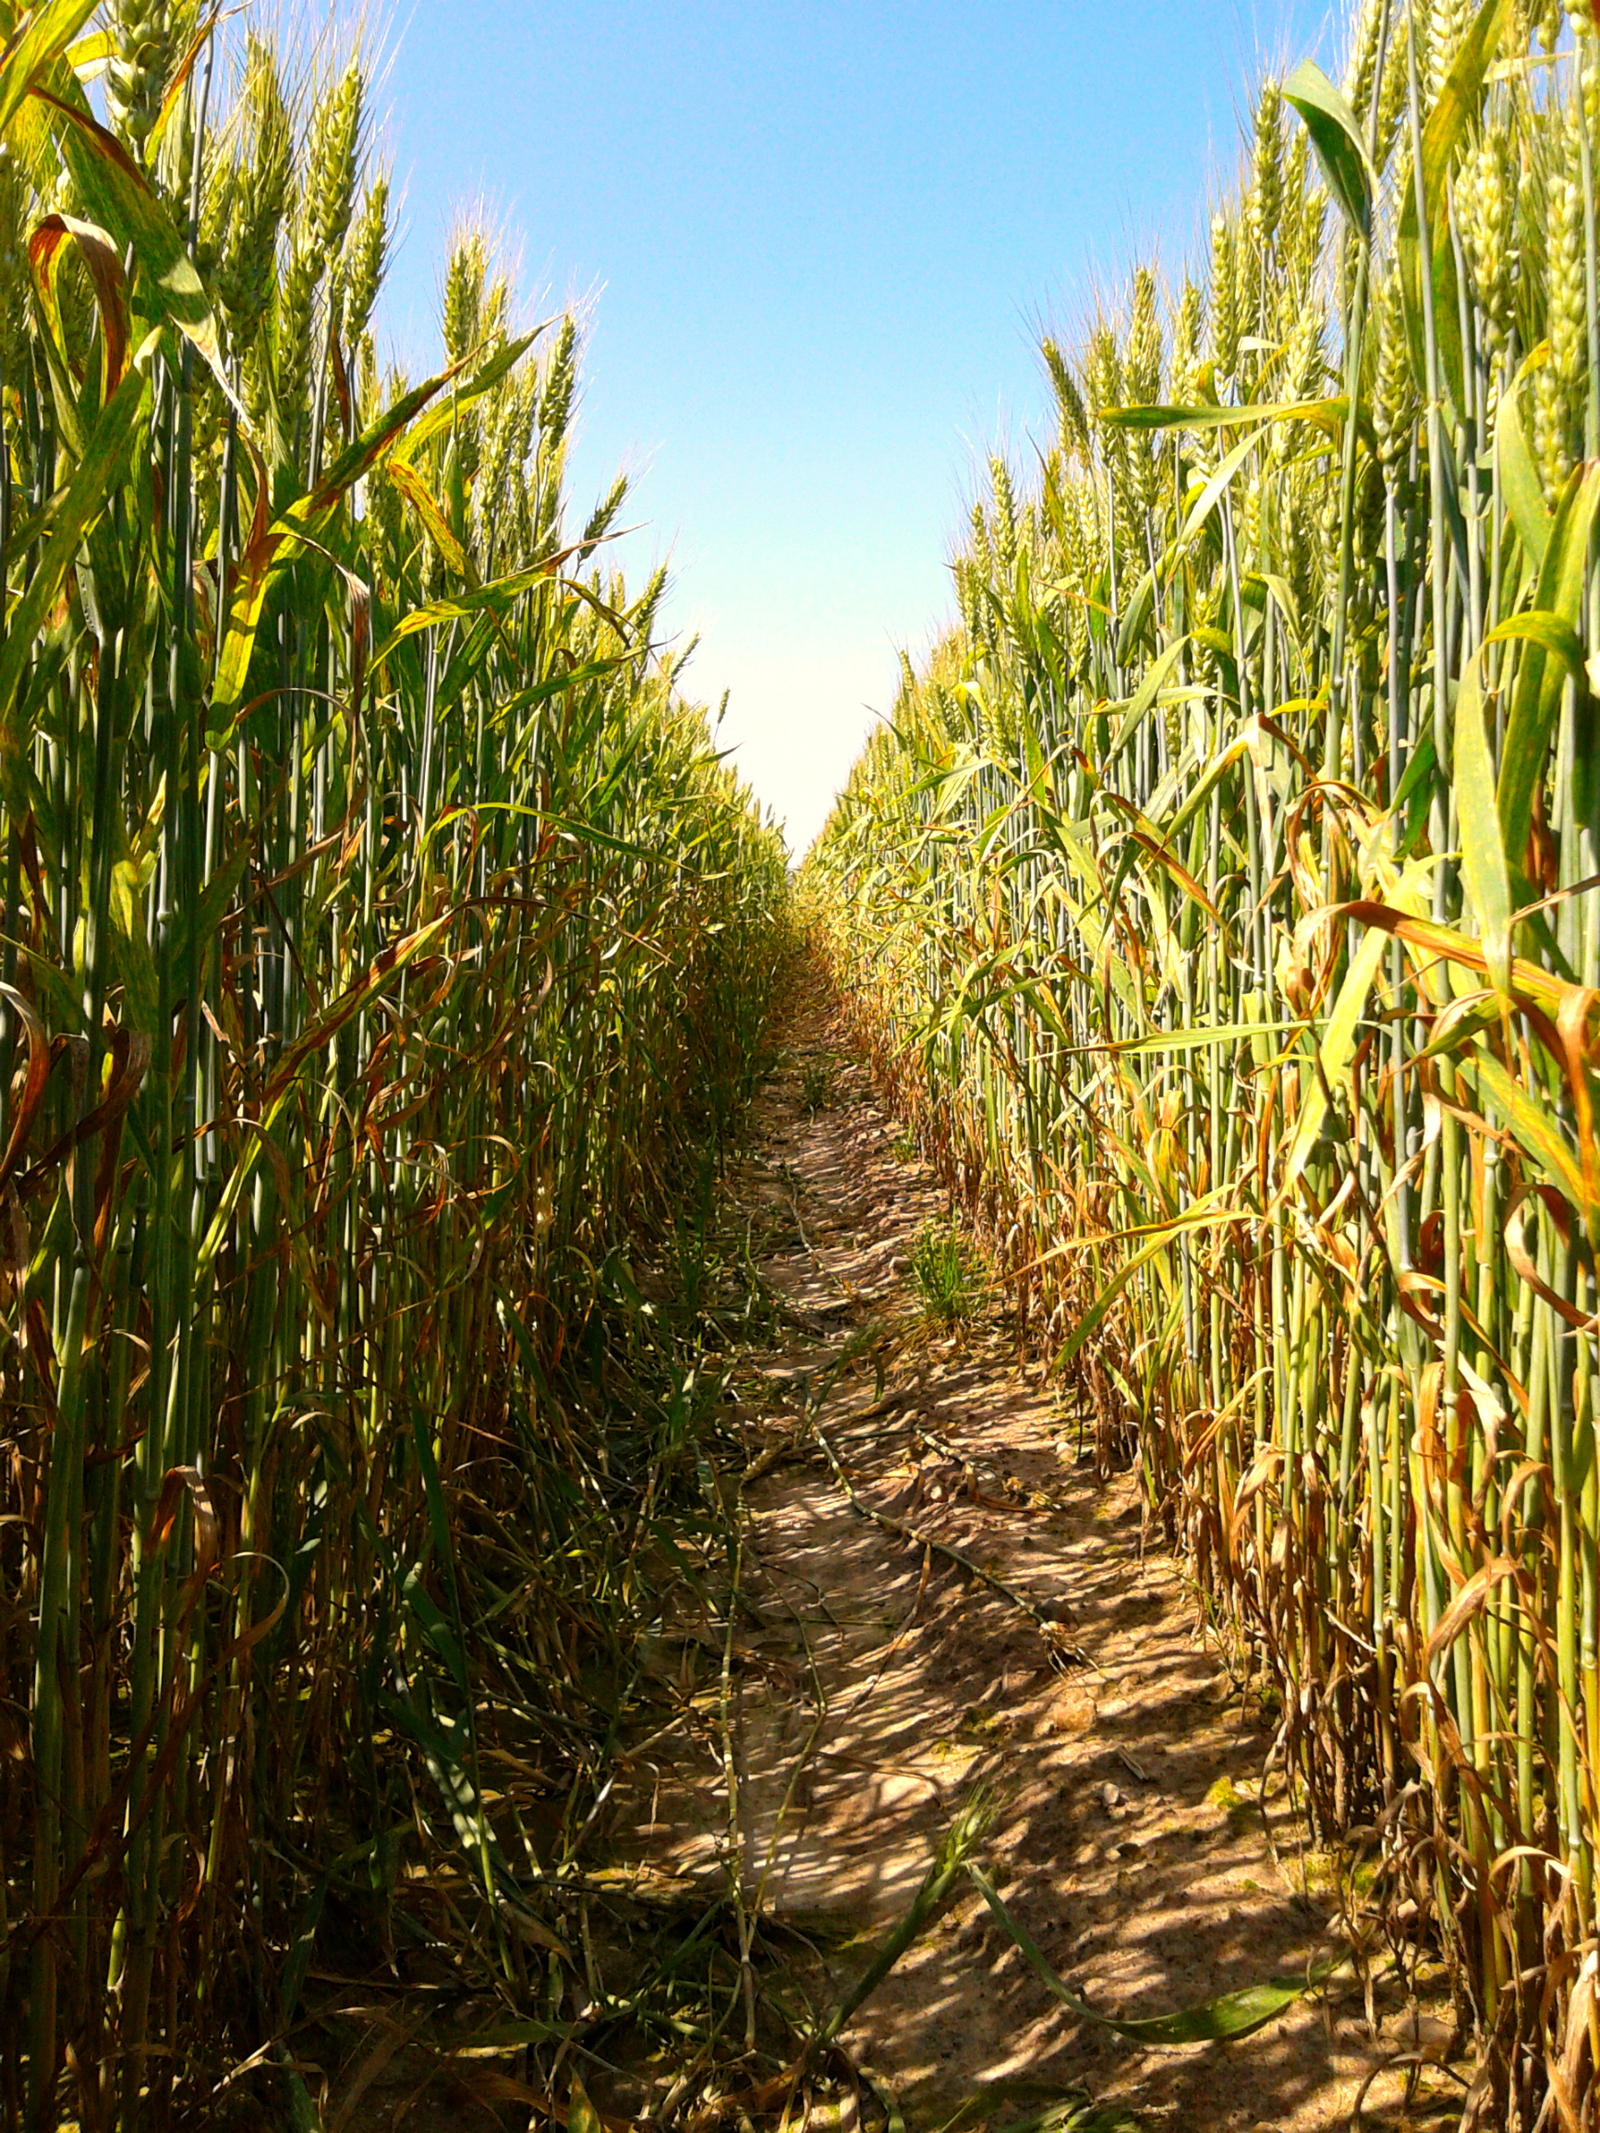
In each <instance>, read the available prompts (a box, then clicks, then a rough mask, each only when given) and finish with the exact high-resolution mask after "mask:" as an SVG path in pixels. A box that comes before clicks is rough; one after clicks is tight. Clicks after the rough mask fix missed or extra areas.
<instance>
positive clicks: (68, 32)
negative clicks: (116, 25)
mask: <svg viewBox="0 0 1600 2133" xmlns="http://www.w3.org/2000/svg"><path fill="white" fill-rule="evenodd" d="M98 5H99V0H50V4H49V5H48V6H46V7H40V8H35V9H34V10H33V12H32V13H31V14H30V15H27V16H25V17H24V19H23V21H22V23H21V25H20V27H18V28H17V29H15V30H14V31H13V32H12V34H11V36H10V38H9V40H8V41H7V44H6V48H5V50H4V51H3V52H0V134H4V133H5V132H6V131H7V130H8V129H9V127H10V125H11V121H12V120H13V119H14V118H15V117H16V115H17V113H18V112H19V111H20V110H21V109H22V105H23V101H24V99H25V98H26V97H27V96H28V94H29V92H30V91H31V90H32V89H33V88H34V86H35V84H36V82H37V80H38V77H39V76H40V75H41V74H42V73H43V72H44V70H45V68H46V67H48V66H49V65H50V63H51V61H52V60H55V59H58V58H59V57H60V56H61V54H62V53H63V52H64V51H65V50H66V48H67V46H68V45H69V44H71V42H72V40H73V38H74V37H76V36H77V34H78V32H79V30H81V29H82V28H83V25H84V24H85V23H86V22H87V21H88V19H89V17H90V16H91V15H92V14H93V13H94V11H95V8H96V7H97V6H98Z"/></svg>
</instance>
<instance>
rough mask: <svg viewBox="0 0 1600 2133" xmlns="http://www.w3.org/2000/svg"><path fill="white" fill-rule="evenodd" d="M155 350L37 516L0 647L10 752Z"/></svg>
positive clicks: (107, 496)
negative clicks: (32, 547) (31, 558)
mask: <svg viewBox="0 0 1600 2133" xmlns="http://www.w3.org/2000/svg"><path fill="white" fill-rule="evenodd" d="M154 347H155V342H154V339H153V338H152V339H151V340H150V341H147V342H146V343H145V345H144V347H143V348H141V349H140V351H139V353H138V355H137V356H136V357H135V358H134V365H133V368H132V369H131V370H130V371H129V372H128V374H127V376H126V377H125V378H124V379H123V381H122V383H121V384H120V385H119V386H118V387H117V389H116V391H115V392H114V393H113V394H112V395H111V398H110V399H109V400H108V401H107V402H106V405H105V409H104V411H103V412H102V414H101V416H100V420H99V421H98V422H97V423H96V424H95V426H94V429H93V431H92V433H91V434H90V436H89V438H88V441H87V443H86V445H85V447H84V454H83V457H82V459H81V460H80V461H79V462H78V465H77V466H76V467H75V468H74V470H73V474H72V479H71V480H70V481H69V482H68V483H67V484H66V485H65V487H64V488H61V489H58V490H57V491H56V493H55V495H54V496H52V497H51V499H50V502H49V504H48V505H47V506H46V509H45V511H44V513H43V515H42V518H41V521H40V527H39V530H40V532H41V534H42V535H43V539H44V548H43V553H42V554H41V556H40V559H39V567H38V569H37V570H36V571H35V572H34V574H33V576H32V577H31V578H30V579H29V581H28V587H27V590H26V592H24V593H23V595H22V598H21V599H20V600H19V601H18V602H17V604H16V606H15V607H14V608H13V609H12V610H11V613H10V616H9V617H8V620H7V628H6V634H5V643H4V645H0V747H4V748H5V749H6V750H7V751H8V752H9V751H11V750H14V749H16V748H17V747H18V746H19V744H20V739H19V736H18V735H16V734H14V733H13V732H11V731H10V723H11V709H12V705H13V703H14V702H15V699H16V694H17V689H18V686H19V684H20V682H21V680H22V677H23V675H24V674H25V673H26V672H27V669H28V665H29V662H30V661H31V660H32V658H33V654H34V650H35V647H36V646H37V644H38V642H39V640H40V638H41V637H42V636H43V635H44V634H45V630H46V626H47V624H48V621H49V618H50V616H51V615H52V614H53V613H54V611H55V604H56V601H57V600H58V599H59V598H60V596H61V588H62V587H63V586H64V585H65V584H66V582H67V573H68V571H69V570H71V568H72V566H73V565H74V563H76V562H77V560H78V556H79V553H80V551H81V550H82V547H83V544H84V541H85V540H86V539H87V538H88V535H89V533H90V531H91V530H92V528H93V527H94V526H95V524H96V523H97V522H98V520H99V519H100V517H101V514H102V513H103V512H104V511H105V509H106V507H107V506H108V505H109V503H110V501H111V498H112V494H113V492H114V491H115V490H116V488H117V486H118V483H119V481H120V470H121V467H122V462H123V458H124V456H125V454H126V452H127V449H128V445H129V442H130V440H131V438H132V436H133V432H134V428H135V425H136V424H137V422H138V420H139V413H140V409H141V408H142V406H143V404H144V393H145V365H146V363H147V362H148V360H149V358H150V356H151V354H152V353H153V351H154Z"/></svg>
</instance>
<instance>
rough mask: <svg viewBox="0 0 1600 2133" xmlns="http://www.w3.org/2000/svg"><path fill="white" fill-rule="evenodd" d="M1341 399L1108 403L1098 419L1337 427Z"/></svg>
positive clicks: (1184, 426)
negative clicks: (1220, 403) (1193, 404)
mask: <svg viewBox="0 0 1600 2133" xmlns="http://www.w3.org/2000/svg"><path fill="white" fill-rule="evenodd" d="M1344 410H1345V402H1344V399H1343V397H1342V396H1341V397H1340V398H1339V399H1336V400H1285V401H1283V402H1282V403H1281V404H1273V403H1266V404H1263V405H1257V404H1256V403H1255V402H1254V401H1247V402H1246V403H1245V404H1244V406H1242V407H1214V406H1212V405H1210V404H1209V403H1208V404H1207V405H1205V406H1203V407H1108V408H1106V409H1105V410H1104V412H1103V413H1102V415H1101V418H1100V419H1101V421H1102V422H1104V423H1105V425H1106V427H1107V428H1108V429H1113V430H1225V429H1238V428H1239V427H1240V426H1241V425H1242V424H1243V423H1247V422H1315V423H1316V424H1317V426H1318V427H1319V428H1322V429H1327V428H1329V427H1332V428H1333V429H1335V430H1337V429H1341V428H1342V427H1343V425H1344Z"/></svg>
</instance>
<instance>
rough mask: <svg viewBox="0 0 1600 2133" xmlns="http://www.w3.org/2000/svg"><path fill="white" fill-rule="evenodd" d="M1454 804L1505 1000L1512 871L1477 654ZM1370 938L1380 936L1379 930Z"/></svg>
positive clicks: (1461, 701)
mask: <svg viewBox="0 0 1600 2133" xmlns="http://www.w3.org/2000/svg"><path fill="white" fill-rule="evenodd" d="M1453 769H1454V777H1455V794H1456V806H1457V809H1458V811H1459V813H1460V819H1461V858H1462V873H1463V876H1464V879H1465V884H1466V891H1467V901H1468V903H1469V904H1470V905H1471V906H1472V913H1473V916H1474V917H1475V918H1476V919H1477V921H1478V936H1479V938H1480V940H1481V941H1482V943H1483V959H1484V961H1485V963H1487V965H1488V966H1489V977H1490V981H1491V983H1492V984H1493V986H1494V989H1495V991H1496V992H1497V993H1499V994H1500V996H1501V998H1502V999H1503V1000H1506V1001H1507V1002H1508V1003H1509V1000H1510V997H1511V871H1510V869H1509V867H1508V866H1507V865H1506V853H1505V846H1504V845H1503V844H1502V843H1501V841H1500V817H1499V815H1498V814H1497V813H1496V811H1495V800H1494V766H1493V765H1492V763H1491V762H1490V760H1489V747H1488V743H1487V741H1486V740H1485V739H1484V734H1483V688H1482V684H1481V682H1480V679H1479V670H1478V656H1477V655H1476V654H1474V656H1473V657H1472V658H1471V659H1469V660H1468V661H1467V664H1466V667H1465V668H1464V670H1463V672H1462V675H1461V683H1460V686H1459V688H1458V689H1457V691H1456V722H1455V744H1454V749H1453ZM1368 938H1369V939H1370V940H1381V938H1382V936H1381V935H1380V934H1377V933H1373V934H1370V935H1369V936H1368Z"/></svg>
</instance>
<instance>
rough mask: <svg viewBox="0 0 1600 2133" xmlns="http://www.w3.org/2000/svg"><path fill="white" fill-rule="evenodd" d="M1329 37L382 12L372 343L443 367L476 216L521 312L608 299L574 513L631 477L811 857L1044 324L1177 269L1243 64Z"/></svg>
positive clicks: (941, 585)
mask: <svg viewBox="0 0 1600 2133" xmlns="http://www.w3.org/2000/svg"><path fill="white" fill-rule="evenodd" d="M1329 36H1330V32H1329V9H1328V4H1327V0H1315V4H1313V0H1195V4H1190V5H1183V4H1179V0H1138V4H1134V5H1128V4H1126V0H1056V4H1054V5H1046V4H1042V0H1003V4H1002V0H965V4H961V0H671V4H667V0H585V4H580V5H576V6H574V5H571V4H568V5H566V6H562V7H556V6H552V5H547V4H545V0H415V4H414V6H413V7H412V9H411V12H410V13H409V14H407V13H405V11H404V4H403V0H402V10H401V13H400V15H399V16H398V18H397V20H396V21H395V23H394V25H393V28H392V30H391V33H390V37H389V39H388V40H387V42H388V45H389V49H390V54H391V57H390V66H389V71H388V76H387V81H386V87H385V99H386V121H385V127H384V137H385V138H384V145H385V149H386V152H387V153H388V154H389V156H390V158H391V159H392V162H393V166H394V174H395V177H396V179H397V180H398V182H399V184H400V185H401V187H402V188H403V190H404V193H405V203H406V204H405V218H404V231H405V234H404V241H403V243H402V245H401V248H400V250H399V253H398V255H397V257H396V260H395V263H394V267H393V270H392V273H391V278H390V283H389V288H388V293H387V296H386V300H385V301H386V310H385V313H384V318H383V324H384V327H385V329H386V331H387V333H388V335H389V337H390V339H391V340H392V342H393V343H394V344H395V346H396V348H397V350H398V351H401V352H403V353H404V354H405V355H406V356H407V357H408V358H409V360H410V361H411V362H412V364H413V365H414V366H417V365H420V364H421V363H422V362H424V361H426V360H427V359H428V358H429V357H430V356H431V354H432V353H433V352H434V349H435V345H436V338H437V337H436V331H435V328H434V324H433V320H434V314H435V309H436V292H437V289H438V285H439V279H440V273H441V267H442V260H443V256H444V251H445V246H446V242H447V238H448V233H449V230H450V227H451V224H452V221H453V219H454V218H455V216H456V215H457V213H458V212H459V211H460V210H462V209H463V208H467V207H471V206H473V205H474V204H478V205H481V206H482V207H483V208H484V209H485V210H486V212H487V215H488V218H489V219H490V221H491V223H493V224H494V225H496V226H498V227H500V228H502V229H503V230H504V232H505V234H506V237H507V239H508V240H509V242H510V245H511V247H512V249H513V251H514V253H515V254H516V255H517V256H518V257H519V258H520V260H521V265H522V274H521V280H522V287H523V290H524V292H525V295H526V296H527V298H528V299H529V302H530V304H531V303H533V302H534V301H535V300H536V299H538V298H540V297H544V298H547V299H549V300H550V301H551V302H553V303H559V302H561V301H563V300H565V299H567V298H569V297H577V298H584V299H589V300H591V301H592V317H591V330H590V339H589V349H588V359H587V365H586V378H585V385H584V393H583V401H582V407H581V413H580V418H579V435H578V440H577V444H576V447H575V450H574V456H573V462H572V482H573V489H574V504H575V509H576V510H577V511H578V512H580V513H581V512H583V511H586V510H587V508H588V506H589V503H590V501H591V500H592V498H593V496H594V495H596V494H598V493H599V492H600V491H602V490H603V489H604V488H605V487H606V486H607V485H608V483H609V480H610V477H611V475H612V473H613V472H614V471H615V469H616V468H617V466H618V465H626V466H628V467H629V468H630V469H631V470H632V471H633V472H634V474H635V475H636V476H637V485H636V489H635V493H634V497H633V500H632V507H631V510H630V511H629V513H628V514H627V516H628V517H629V519H630V521H631V522H643V529H642V530H641V532H639V533H638V534H635V535H634V536H632V537H631V539H630V541H629V542H628V544H627V545H626V548H625V549H624V551H623V560H624V563H625V567H626V568H627V569H628V572H629V575H630V578H637V579H639V580H641V581H642V578H643V576H644V574H645V573H646V572H647V571H648V569H649V568H650V566H651V564H652V563H653V561H654V560H655V558H656V557H657V556H658V555H661V556H667V557H669V558H670V560H671V563H672V566H673V571H674V579H675V590H674V593H673V596H672V599H671V602H670V604H669V607H668V609H667V626H668V627H669V629H671V630H672V631H674V632H676V633H677V634H678V635H679V636H680V638H682V637H686V636H688V635H689V634H690V633H691V632H693V631H695V630H698V631H699V632H700V634H701V644H700V648H699V650H698V651H697V653H696V655H695V659H694V662H693V665H692V667H691V668H690V670H689V676H688V683H687V685H688V686H690V687H691V688H692V689H693V690H694V691H695V693H697V694H699V695H700V696H702V697H704V698H705V699H707V700H708V701H710V702H711V703H712V704H715V703H716V702H717V700H718V699H719V698H720V697H721V695H722V692H723V690H724V689H729V690H731V692H732V695H731V702H730V706H729V711H728V716H727V720H726V723H725V725H724V727H723V739H724V741H725V742H726V743H728V744H730V745H732V746H733V747H734V749H735V750H736V760H737V762H738V764H739V766H740V768H741V770H742V771H743V773H744V775H745V776H746V777H747V778H748V779H749V780H750V782H751V783H752V784H753V786H754V787H755V789H756V791H757V792H758V794H759V795H760V797H761V798H762V799H763V800H764V801H766V802H768V803H770V805H771V806H772V807H773V808H774V809H775V810H776V811H777V813H778V814H779V815H780V817H782V818H784V819H785V821H786V822H787V825H788V834H789V838H790V842H791V845H792V846H793V847H794V848H795V849H796V851H797V852H798V851H800V850H803V849H804V847H805V845H806V844H807V843H808V842H809V840H810V838H811V836H812V835H813V834H814V833H815V831H816V829H817V828H818V827H819V826H820V823H821V821H822V819H823V817H824V816H825V814H826V812H827V808H828V805H829V800H830V797H831V794H832V793H833V791H834V790H835V789H836V787H837V786H838V784H839V783H840V782H841V781H842V779H843V778H844V777H845V775H846V774H847V772H848V770H849V767H850V764H851V762H852V761H853V760H854V757H855V754H856V751H857V749H858V748H859V746H860V743H861V740H862V738H863V736H864V734H865V733H866V731H867V730H868V727H869V725H870V723H871V719H872V717H873V715H874V713H875V712H876V711H881V710H883V709H884V708H886V707H887V706H888V704H889V703H890V701H891V700H892V697H893V693H894V686H895V673H896V650H897V648H898V647H899V646H901V645H906V646H908V647H909V648H910V649H911V651H912V653H913V655H915V654H916V653H917V652H918V651H919V650H921V649H922V648H923V647H925V646H926V644H927V643H928V642H929V640H930V638H931V637H932V635H933V634H934V633H935V631H936V629H937V627H938V626H939V624H940V623H941V622H942V621H943V620H944V619H945V618H946V617H947V616H948V614H949V612H950V605H951V602H950V591H949V580H948V575H947V571H946V562H947V558H948V555H949V552H950V546H951V541H952V537H953V535H954V533H955V531H956V528H957V526H958V524H959V522H960V518H961V515H962V511H963V508H964V504H965V502H966V500H967V499H968V497H969V496H970V494H971V492H972V488H973V485H974V482H975V479H976V473H977V469H978V468H979V467H980V466H981V464H982V460H983V455H984V454H986V452H987V451H988V449H989V448H990V446H991V445H993V444H995V443H997V442H998V443H1002V444H1006V445H1009V447H1010V448H1011V450H1012V453H1013V456H1014V459H1016V460H1017V461H1019V462H1020V461H1021V460H1022V459H1023V457H1024V455H1025V454H1026V453H1027V451H1028V440H1029V438H1030V436H1031V435H1033V434H1035V433H1037V432H1041V431H1042V428H1043V424H1044V419H1045V408H1046V403H1047V393H1046V388H1045V385H1044V382H1043V378H1042V374H1041V370H1040V366H1039V362H1038V357H1037V354H1036V348H1037V340H1038V332H1039V328H1040V326H1041V324H1045V325H1048V326H1050V327H1052V328H1053V329H1054V330H1056V331H1057V332H1064V333H1066V334H1067V335H1069V336H1070V334H1071V332H1072V329H1073V327H1074V324H1075V323H1076V322H1077V321H1079V320H1080V319H1081V318H1082V317H1083V315H1084V313H1085V310H1086V308H1087V306H1088V303H1089V301H1090V299H1091V298H1092V295H1093V292H1094V290H1095V288H1096V287H1097V286H1114V285H1115V284H1116V283H1117V282H1118V281H1119V279H1120V278H1121V277H1122V276H1123V275H1125V273H1126V272H1127V270H1128V267H1129V265H1130V263H1131V262H1132V260H1133V259H1134V258H1135V257H1143V256H1148V255H1149V254H1150V253H1151V252H1152V251H1153V250H1156V249H1159V251H1160V253H1161V256H1162V257H1163V258H1165V259H1166V260H1168V261H1177V260H1181V258H1182V256H1183V254H1184V252H1185V250H1186V248H1187V247H1188V246H1190V245H1191V244H1192V243H1193V241H1194V239H1195V236H1196V233H1197V232H1198V231H1200V230H1201V229H1202V228H1203V226H1204V217H1205V210H1206V204H1207V199H1208V194H1209V190H1210V188H1211V185H1212V183H1213V181H1214V178H1215V175H1216V173H1217V172H1218V171H1219V170H1221V169H1226V170H1230V171H1231V169H1232V168H1233V166H1234V160H1235V157H1236V155H1237V152H1238V123H1239V112H1240V110H1241V108H1242V106H1243V104H1244V103H1245V101H1246V100H1247V98H1248V96H1249V94H1250V89H1251V85H1252V83H1253V81H1254V80H1255V79H1256V78H1257V75H1258V72H1259V67H1260V64H1261V62H1262V61H1263V60H1266V61H1273V60H1275V61H1276V62H1277V63H1279V64H1280V65H1281V64H1282V63H1284V62H1285V61H1291V62H1292V61H1293V60H1294V59H1296V58H1299V57H1300V56H1302V54H1303V53H1305V52H1307V51H1313V50H1315V51H1318V52H1320V53H1322V55H1323V56H1324V57H1326V56H1327V45H1328V42H1329Z"/></svg>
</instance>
